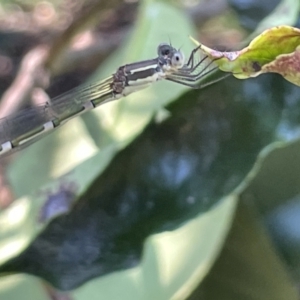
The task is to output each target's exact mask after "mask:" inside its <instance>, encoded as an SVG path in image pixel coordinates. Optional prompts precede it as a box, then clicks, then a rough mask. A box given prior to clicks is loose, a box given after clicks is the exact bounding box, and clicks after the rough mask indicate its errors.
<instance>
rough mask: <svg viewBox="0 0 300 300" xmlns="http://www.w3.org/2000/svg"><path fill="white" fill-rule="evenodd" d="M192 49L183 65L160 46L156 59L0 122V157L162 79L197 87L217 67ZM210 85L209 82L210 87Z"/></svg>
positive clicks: (175, 52) (121, 69)
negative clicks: (200, 80) (84, 114)
mask: <svg viewBox="0 0 300 300" xmlns="http://www.w3.org/2000/svg"><path fill="white" fill-rule="evenodd" d="M198 50H199V47H197V48H196V49H194V50H193V51H192V52H191V54H190V57H189V59H188V61H187V63H186V64H184V55H183V53H182V52H181V51H180V50H178V49H175V48H174V47H172V46H171V45H169V44H160V45H159V46H158V49H157V57H156V58H154V59H150V60H144V61H140V62H136V63H132V64H127V65H124V66H121V67H119V68H118V70H117V71H116V72H115V73H114V74H113V75H111V76H109V77H108V78H106V79H104V80H103V81H100V82H96V83H93V84H90V85H86V86H81V87H78V88H75V89H73V90H71V91H69V92H67V93H64V94H62V95H60V96H58V97H56V98H53V99H52V100H51V101H50V102H48V103H46V104H44V105H41V106H36V107H30V108H27V109H24V110H21V111H20V112H18V113H16V114H13V115H10V116H8V117H6V118H3V119H0V156H3V155H4V154H8V153H11V152H12V151H13V150H15V149H18V148H20V147H23V146H26V145H29V144H31V143H33V142H35V141H36V140H38V139H39V138H40V137H42V136H43V135H44V134H46V133H48V132H51V131H53V130H54V129H56V128H58V127H59V126H61V125H62V124H64V123H66V122H67V121H68V120H70V119H71V118H73V117H76V116H78V115H80V114H82V113H84V112H87V111H89V110H91V109H94V108H96V107H98V106H99V105H101V104H104V103H107V102H109V101H113V100H116V99H119V98H121V97H124V96H127V95H129V94H131V93H133V92H136V91H139V90H141V89H144V88H146V87H147V86H149V85H150V84H151V83H153V82H155V81H158V80H162V79H166V80H169V81H173V82H176V83H179V84H182V85H186V86H189V87H192V88H199V87H200V86H199V84H198V81H199V79H201V78H203V77H205V76H206V75H208V74H209V73H211V72H212V71H214V70H215V69H216V68H217V67H216V66H213V67H212V65H213V61H211V60H209V59H208V57H207V56H204V57H203V58H202V59H200V60H199V61H197V59H196V58H195V54H196V53H197V51H198ZM211 83H212V82H209V84H211Z"/></svg>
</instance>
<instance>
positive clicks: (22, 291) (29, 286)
mask: <svg viewBox="0 0 300 300" xmlns="http://www.w3.org/2000/svg"><path fill="white" fill-rule="evenodd" d="M0 298H1V299H11V300H17V299H22V300H49V299H50V298H49V295H48V294H47V293H46V290H45V288H44V285H43V283H42V281H40V280H39V279H37V278H34V277H30V276H27V275H13V276H9V277H6V278H1V281H0Z"/></svg>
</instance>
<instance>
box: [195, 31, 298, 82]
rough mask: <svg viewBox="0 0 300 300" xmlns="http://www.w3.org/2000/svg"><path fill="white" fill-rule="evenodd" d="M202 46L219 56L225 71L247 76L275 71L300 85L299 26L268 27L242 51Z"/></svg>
mask: <svg viewBox="0 0 300 300" xmlns="http://www.w3.org/2000/svg"><path fill="white" fill-rule="evenodd" d="M194 41H195V40H194ZM195 42H196V41H195ZM196 43H197V42H196ZM197 44H198V45H199V43H197ZM201 49H202V51H204V52H205V53H206V54H207V55H209V57H210V58H212V59H216V63H217V64H218V65H219V67H220V69H221V70H223V71H225V72H231V73H232V74H233V76H235V77H236V78H239V79H246V78H249V77H256V76H258V75H260V74H262V73H268V72H273V73H278V74H281V75H282V76H283V77H284V78H285V79H287V80H288V81H290V82H292V83H294V84H296V85H300V80H299V78H300V76H299V72H300V30H299V29H298V28H294V27H289V26H278V27H274V28H271V29H267V30H266V31H264V32H263V33H262V34H261V35H259V36H258V37H256V38H255V39H254V40H253V41H252V42H251V43H250V44H249V46H248V47H246V48H244V49H242V50H240V51H233V52H220V51H216V50H214V49H210V48H208V47H206V46H204V45H201Z"/></svg>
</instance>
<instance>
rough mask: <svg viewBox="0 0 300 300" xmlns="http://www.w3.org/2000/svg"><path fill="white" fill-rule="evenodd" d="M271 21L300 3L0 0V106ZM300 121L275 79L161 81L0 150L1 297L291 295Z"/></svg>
mask: <svg viewBox="0 0 300 300" xmlns="http://www.w3.org/2000/svg"><path fill="white" fill-rule="evenodd" d="M295 12H298V13H295ZM275 25H292V26H297V25H299V3H298V0H282V1H280V0H263V1H257V0H249V1H239V0H228V1H226V0H214V1H207V0H199V1H190V0H185V1H175V0H174V1H158V0H145V1H129V0H128V1H120V0H114V1H112V0H106V1H96V0H89V1H83V0H82V1H80V0H76V1H69V0H56V1H52V2H48V1H38V0H36V1H34V0H26V1H11V0H10V1H5V0H1V1H0V42H1V43H0V78H1V80H0V92H1V95H2V100H1V102H0V115H1V116H2V117H3V116H5V115H7V114H9V113H12V112H14V111H17V110H19V109H22V108H24V107H26V106H28V105H37V103H40V102H41V101H45V99H46V100H47V99H48V97H50V98H51V97H54V96H56V95H59V94H61V93H63V92H64V91H67V90H69V89H70V88H72V87H74V86H78V85H79V84H81V83H84V82H86V81H92V80H100V79H102V78H104V77H105V76H107V75H109V74H111V73H112V72H114V71H115V70H116V68H117V67H118V66H120V65H122V64H125V63H130V62H134V61H138V60H141V59H148V58H153V57H155V55H156V47H157V45H158V44H159V43H161V42H168V41H171V42H172V44H173V45H174V46H176V47H182V49H183V51H184V52H185V53H186V55H188V53H189V51H190V50H191V49H192V48H193V45H192V43H191V42H190V41H189V39H188V36H189V35H192V36H193V37H195V38H197V39H198V40H199V41H201V42H202V43H203V44H205V45H208V46H210V47H213V48H217V49H220V50H224V49H230V50H233V49H241V48H242V46H243V45H244V43H245V41H246V40H247V38H248V37H249V36H253V35H256V34H259V33H260V31H261V30H262V28H265V27H270V26H275ZM48 95H49V96H48ZM299 125H300V98H299V88H298V87H296V86H293V85H292V84H290V83H288V82H286V81H285V80H284V79H283V78H281V77H280V76H279V75H273V74H267V75H263V76H260V77H258V78H254V79H248V80H245V81H240V80H237V79H234V78H228V79H226V80H223V81H221V82H219V83H217V84H215V85H213V86H211V87H209V88H206V89H203V90H196V91H191V90H189V89H188V88H185V87H182V86H179V85H176V84H174V83H170V82H159V83H156V84H155V85H153V86H152V87H150V88H148V89H145V90H143V91H141V92H138V93H136V94H133V95H132V96H130V97H126V98H125V99H121V100H119V101H118V102H116V103H110V104H106V105H104V106H102V107H100V108H98V109H97V110H95V111H93V112H89V113H87V114H85V115H83V116H81V117H78V118H75V119H73V120H72V121H70V122H68V124H66V125H64V126H63V127H62V128H60V129H59V130H57V131H56V132H55V133H53V134H50V135H49V136H47V137H45V138H43V139H41V140H40V141H38V142H37V143H35V144H33V145H32V146H30V147H29V148H27V149H24V150H22V151H20V152H18V153H15V154H13V155H11V156H10V157H8V158H5V159H2V160H1V166H0V204H1V212H0V275H1V278H0V299H22V300H23V299H30V300H35V299H38V300H40V299H55V300H65V299H76V300H77V299H78V300H81V299H116V300H118V299H122V300H125V299H130V300H133V299H139V300H140V299H141V300H142V299H151V300H152V299H161V300H165V299H193V300H194V299H212V300H219V299H220V300H226V299H228V300H229V299H246V300H247V299H249V300H250V299H251V300H256V299H264V300H266V299H270V300H271V299H272V300H274V299H286V300H287V299H292V300H293V299H299V280H300V255H299V247H300V206H299V203H300V202H299V201H300V200H299V199H300V198H299V194H300V176H299V175H300V141H299V136H300V127H299Z"/></svg>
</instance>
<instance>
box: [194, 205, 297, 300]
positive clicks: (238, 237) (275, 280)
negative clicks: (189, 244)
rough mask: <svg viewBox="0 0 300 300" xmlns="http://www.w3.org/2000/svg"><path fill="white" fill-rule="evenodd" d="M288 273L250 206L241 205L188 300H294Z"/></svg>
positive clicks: (294, 287)
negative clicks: (208, 271) (222, 241)
mask: <svg viewBox="0 0 300 300" xmlns="http://www.w3.org/2000/svg"><path fill="white" fill-rule="evenodd" d="M298 297H299V295H298V291H297V288H296V285H295V284H294V282H293V281H292V280H291V278H290V276H289V274H288V273H287V268H286V266H285V265H284V263H283V262H282V261H281V260H280V257H279V256H278V254H277V252H276V250H275V249H274V246H273V244H272V242H271V240H270V238H269V237H268V235H267V233H266V231H265V229H264V228H263V226H262V223H260V221H259V217H258V214H257V213H256V212H255V210H254V209H253V207H251V206H250V205H249V204H246V203H245V202H241V203H240V205H239V207H238V209H237V212H236V217H235V218H234V221H233V225H232V229H231V231H230V233H229V235H228V238H227V240H226V243H225V245H224V249H223V251H222V252H221V254H220V256H219V258H218V259H217V260H216V262H215V265H214V266H213V268H212V269H211V271H210V273H209V274H208V276H207V277H206V278H205V280H204V281H203V282H202V283H201V285H200V286H199V288H198V289H197V291H195V292H194V293H193V295H192V296H191V297H189V298H188V300H196V299H200V298H201V299H202V298H203V299H206V300H215V299H222V300H232V299H244V300H254V299H255V300H281V299H286V300H297V299H299V298H298Z"/></svg>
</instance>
